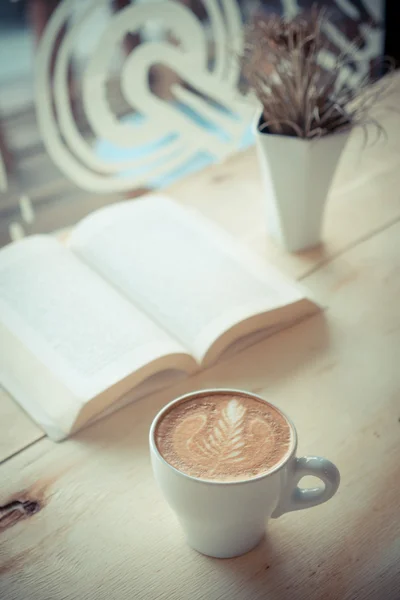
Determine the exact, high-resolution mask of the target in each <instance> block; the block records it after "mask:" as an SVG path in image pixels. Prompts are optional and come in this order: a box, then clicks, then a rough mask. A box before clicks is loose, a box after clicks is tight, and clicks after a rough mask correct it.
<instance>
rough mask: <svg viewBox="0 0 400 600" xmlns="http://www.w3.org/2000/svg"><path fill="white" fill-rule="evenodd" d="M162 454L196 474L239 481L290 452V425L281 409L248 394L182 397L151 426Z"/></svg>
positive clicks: (221, 479)
mask: <svg viewBox="0 0 400 600" xmlns="http://www.w3.org/2000/svg"><path fill="white" fill-rule="evenodd" d="M155 440H156V444H157V448H158V450H159V452H160V454H161V455H162V456H163V458H164V459H165V460H166V461H167V462H168V463H170V464H171V465H172V466H173V467H175V468H176V469H179V471H182V472H183V473H187V474H188V475H192V476H193V477H198V478H199V479H208V480H210V479H211V480H218V481H237V480H245V479H251V478H253V477H257V476H259V475H262V474H264V473H267V472H268V471H270V470H271V469H272V468H273V467H274V466H275V465H277V464H278V463H280V462H281V461H282V459H283V458H285V456H286V455H287V454H288V453H289V451H290V448H291V442H292V433H291V428H290V425H289V423H288V422H287V420H286V419H285V418H284V417H283V415H281V413H280V412H278V411H277V410H275V409H274V408H273V407H272V406H270V405H269V404H267V403H266V402H262V401H260V400H257V399H255V398H251V397H248V396H241V395H237V396H232V395H231V394H229V395H228V394H224V393H220V394H213V395H209V396H199V397H196V398H191V399H189V400H187V401H183V402H181V403H179V404H177V405H175V406H174V407H172V409H171V410H169V411H168V412H167V413H166V414H165V415H164V416H163V418H162V419H161V420H160V421H159V423H158V424H157V427H156V431H155Z"/></svg>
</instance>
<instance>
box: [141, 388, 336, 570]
mask: <svg viewBox="0 0 400 600" xmlns="http://www.w3.org/2000/svg"><path fill="white" fill-rule="evenodd" d="M227 392H229V393H231V394H232V395H235V396H237V395H245V396H248V397H250V398H256V399H258V400H261V401H263V402H265V400H263V398H260V397H259V396H256V395H255V394H250V393H246V392H242V391H238V390H218V389H216V390H203V391H201V392H195V393H192V394H187V395H186V396H182V397H181V398H178V399H177V400H174V401H173V402H171V403H170V404H168V405H167V406H166V407H165V408H164V409H162V410H161V411H160V412H159V413H158V415H157V416H156V417H155V419H154V421H153V423H152V426H151V429H150V453H151V462H152V467H153V472H154V476H155V479H156V481H157V483H158V485H159V486H160V488H161V490H162V492H163V494H164V496H165V498H166V500H167V502H168V504H169V505H170V507H171V508H172V510H173V511H174V512H175V513H176V515H177V517H178V519H179V521H180V523H181V525H182V528H183V530H184V532H185V535H186V539H187V542H188V544H189V545H190V546H191V547H192V548H194V549H195V550H197V551H198V552H201V553H202V554H206V555H208V556H212V557H216V558H233V557H235V556H239V555H241V554H244V553H246V552H249V551H250V550H252V549H253V548H255V546H257V545H258V544H259V543H260V541H261V539H262V538H263V536H264V534H265V527H266V523H267V521H268V519H269V518H270V517H272V518H276V517H279V516H281V515H282V514H284V513H285V512H289V511H294V510H299V509H302V508H309V507H311V506H315V505H317V504H321V503H323V502H326V501H327V500H329V499H330V498H331V497H332V496H333V495H334V494H335V492H336V490H337V488H338V487H339V481H340V476H339V472H338V470H337V468H336V467H335V465H333V464H332V463H331V462H330V461H328V460H326V459H324V458H320V457H315V456H313V457H303V458H296V456H295V452H296V443H297V440H296V430H295V429H294V426H293V424H292V423H291V422H290V420H289V419H287V420H288V422H289V423H290V425H291V427H292V433H293V444H292V448H291V449H290V453H289V454H288V456H287V457H286V459H285V460H284V462H283V463H281V464H279V465H277V466H276V467H274V469H272V470H271V471H269V472H268V473H267V474H264V475H262V476H260V477H257V478H254V479H249V480H246V481H241V482H218V481H203V480H200V479H196V478H195V477H191V476H189V475H186V474H185V473H182V472H181V471H178V470H177V469H175V468H174V467H172V466H171V465H170V464H169V463H167V462H166V461H165V460H164V459H163V457H162V456H161V455H160V453H159V451H158V449H157V446H156V443H155V438H154V434H155V428H156V425H157V422H158V420H159V419H160V418H161V417H162V416H163V414H164V412H166V411H168V410H169V409H170V408H171V406H172V405H173V404H175V403H178V402H181V401H182V400H184V399H185V400H188V399H190V398H195V397H198V396H199V395H208V394H213V395H214V394H218V393H224V394H226V393H227ZM286 418H287V417H286ZM305 475H314V476H316V477H318V478H319V479H321V480H322V482H323V484H324V485H323V486H321V487H318V488H310V489H303V488H299V487H298V486H297V484H298V482H299V480H300V479H301V478H302V477H304V476H305Z"/></svg>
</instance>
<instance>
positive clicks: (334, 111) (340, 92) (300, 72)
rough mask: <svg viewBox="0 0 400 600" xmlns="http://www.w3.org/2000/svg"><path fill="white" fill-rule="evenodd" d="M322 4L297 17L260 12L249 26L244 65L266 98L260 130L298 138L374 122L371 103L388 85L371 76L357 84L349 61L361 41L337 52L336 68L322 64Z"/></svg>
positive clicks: (250, 80) (325, 44)
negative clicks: (351, 78) (376, 82)
mask: <svg viewBox="0 0 400 600" xmlns="http://www.w3.org/2000/svg"><path fill="white" fill-rule="evenodd" d="M327 20H328V19H327V14H326V12H325V11H324V10H316V9H313V10H312V11H311V12H310V13H309V14H308V15H304V14H303V15H301V16H300V17H296V18H295V19H293V20H290V21H288V20H285V19H284V18H281V17H279V16H269V17H262V18H258V19H257V20H255V21H254V22H253V23H251V24H250V25H249V26H248V27H247V29H246V32H245V45H244V52H243V54H242V56H241V64H242V71H243V74H244V77H245V79H246V80H247V83H248V85H249V86H250V88H251V89H253V90H254V92H255V94H256V96H257V98H258V100H259V101H260V102H261V104H262V109H263V110H262V120H261V124H260V130H263V129H266V130H268V132H269V133H275V134H280V135H287V136H297V137H300V138H307V139H311V138H315V137H321V136H323V135H328V134H330V133H339V132H341V131H344V130H346V129H348V128H350V127H352V126H354V125H356V124H362V125H366V124H367V123H368V122H373V123H374V124H375V125H376V127H377V128H378V130H379V132H381V130H382V128H381V126H380V124H379V123H378V122H377V121H376V120H374V119H373V118H372V116H371V113H370V111H371V108H372V107H373V106H374V104H375V103H376V101H377V99H378V97H379V98H380V97H381V96H382V94H383V93H384V91H385V88H384V86H382V85H379V86H377V85H375V86H374V85H372V84H371V80H370V79H369V77H366V78H365V79H364V80H363V81H362V82H360V83H358V84H357V87H356V88H354V87H353V86H351V85H350V83H349V76H347V75H346V72H348V71H346V68H345V67H346V66H348V65H350V64H352V63H354V61H355V60H356V51H357V47H358V45H357V42H354V43H353V45H352V46H351V48H350V49H349V50H347V51H345V52H343V53H341V54H339V55H337V56H336V57H335V63H334V65H333V68H329V69H327V68H326V67H325V68H324V66H323V65H322V64H321V63H322V62H323V61H321V51H323V50H326V49H327V48H328V47H329V41H328V39H327V37H326V35H325V33H324V25H325V23H326V21H327Z"/></svg>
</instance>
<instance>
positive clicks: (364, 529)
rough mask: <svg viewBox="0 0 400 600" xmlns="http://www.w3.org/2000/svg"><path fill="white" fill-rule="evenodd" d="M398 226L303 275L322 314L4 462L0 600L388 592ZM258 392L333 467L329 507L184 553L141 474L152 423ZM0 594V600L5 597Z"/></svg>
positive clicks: (393, 521) (240, 598)
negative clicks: (207, 550)
mask: <svg viewBox="0 0 400 600" xmlns="http://www.w3.org/2000/svg"><path fill="white" fill-rule="evenodd" d="M399 273H400V223H398V224H395V225H393V226H392V227H389V228H387V229H386V230H385V231H383V232H381V233H378V234H376V235H374V236H373V237H372V238H370V239H369V240H367V241H365V242H364V243H360V244H359V245H358V246H357V247H355V248H353V249H351V250H349V251H348V252H347V253H346V254H345V255H343V256H340V257H338V258H337V259H335V260H334V261H332V262H331V263H329V264H326V265H325V266H324V267H323V268H321V269H320V270H319V271H317V272H315V273H313V274H312V275H310V276H309V277H307V278H306V281H307V284H308V285H309V287H310V288H311V289H312V290H313V291H314V292H315V293H316V294H318V295H319V296H320V297H322V298H325V299H326V300H329V305H330V308H329V310H328V311H327V313H326V314H325V315H318V316H315V317H313V318H312V319H310V320H308V321H307V322H303V323H302V324H300V325H297V326H296V327H293V328H292V329H290V330H287V331H285V332H283V333H281V334H279V335H277V336H274V337H273V338H270V339H269V340H265V341H263V342H261V343H259V344H258V345H257V346H254V347H253V348H250V349H248V350H246V351H245V352H243V353H242V354H241V355H240V356H236V357H233V358H231V359H230V360H229V361H226V362H225V363H223V364H220V365H218V366H216V367H214V368H212V369H210V370H208V371H205V372H203V373H200V374H197V375H196V376H194V377H192V378H191V379H190V380H189V381H186V382H182V383H180V384H179V385H177V386H175V387H174V389H171V390H168V391H165V392H162V393H159V394H157V395H154V396H152V397H151V398H148V399H146V400H144V401H141V402H138V403H136V404H134V405H130V406H128V407H126V408H124V409H122V410H121V411H119V412H117V413H115V414H113V415H111V416H110V417H109V418H108V419H106V420H103V421H100V422H98V423H96V424H94V425H92V426H91V427H90V428H88V429H87V430H85V431H83V432H81V433H79V434H77V435H76V436H75V437H74V438H73V439H71V440H69V441H67V442H64V443H62V444H58V445H55V444H52V443H51V442H50V441H49V440H47V439H44V440H41V441H39V442H38V443H36V444H35V445H34V446H33V447H32V448H29V449H27V450H26V451H25V452H23V453H20V454H19V455H17V456H16V457H14V458H12V459H11V460H9V461H7V462H6V463H5V464H4V465H3V468H2V478H3V481H4V484H3V485H2V490H1V503H2V504H4V503H7V502H10V501H12V500H26V499H29V500H32V501H36V502H38V503H39V505H40V510H39V512H38V513H37V514H35V515H33V516H31V517H23V515H21V514H20V513H18V512H16V511H14V512H13V514H12V515H8V517H7V518H6V519H3V522H2V524H3V531H2V534H1V535H2V540H1V541H2V543H1V546H0V548H1V549H0V554H1V565H2V566H1V569H2V571H1V574H2V577H1V580H0V581H1V582H0V595H2V597H5V598H7V599H8V600H17V599H18V600H19V599H20V598H24V597H28V596H29V599H30V600H41V599H42V598H52V600H58V599H59V600H61V599H63V600H72V599H75V598H86V599H87V600H90V599H93V600H94V599H96V600H103V599H104V600H106V599H107V600H108V599H109V598H114V597H117V598H118V599H119V600H124V599H128V598H129V599H130V598H132V597H135V598H136V599H138V600H139V599H142V600H145V599H146V600H147V599H150V598H152V599H156V598H159V599H161V598H177V597H182V598H191V599H192V600H199V599H200V598H205V597H207V598H221V599H223V598H226V599H228V598H229V600H244V599H248V598H251V599H252V600H264V599H265V598H266V596H268V597H271V598H276V599H284V600H286V599H287V598H295V599H296V600H320V599H321V598H324V599H327V600H337V599H339V598H340V599H341V600H351V599H353V598H363V600H376V599H377V598H387V599H393V600H394V599H395V598H398V597H399V595H400V572H399V569H398V565H399V561H400V522H399V519H398V507H399V506H400V487H399V485H398V481H399V477H400V470H399V461H398V456H399V450H400V404H399V398H400V372H399V369H398V349H399V347H400V314H399V310H398V298H399V294H400V277H399ZM224 385H229V386H232V387H238V388H245V389H248V390H253V391H256V392H258V393H261V394H263V395H265V397H266V398H268V399H270V400H271V401H272V402H274V403H276V404H277V405H278V406H279V407H281V408H282V409H284V410H285V411H286V412H287V413H288V414H289V415H291V417H292V418H293V421H294V422H295V423H296V425H297V429H298V434H299V453H300V454H310V453H311V454H320V455H322V456H327V457H328V458H330V459H331V460H333V461H334V462H335V463H336V464H337V465H338V467H339V469H340V470H341V473H342V484H341V488H340V490H339V492H338V494H337V496H336V497H335V498H334V499H332V500H331V501H330V502H328V503H327V504H325V505H322V506H319V507H316V508H313V509H312V510H306V511H303V512H302V513H301V515H300V514H299V513H292V514H288V515H285V516H283V517H281V518H280V519H278V520H276V521H272V522H271V524H270V527H269V535H268V537H267V538H266V539H265V540H264V541H263V542H262V543H261V545H260V546H259V547H258V548H257V549H255V550H254V551H253V552H251V553H249V554H248V555H246V556H243V557H241V558H238V559H233V560H226V561H219V560H211V559H208V558H206V557H204V556H201V555H199V554H197V553H196V552H195V551H193V550H191V549H189V548H188V547H187V546H186V544H185V542H184V539H183V536H182V533H181V531H180V528H179V526H178V524H177V522H176V521H175V518H174V517H173V515H172V514H171V513H170V511H169V509H168V508H167V506H166V504H165V502H164V500H163V498H162V497H161V495H160V492H159V491H158V489H157V487H156V485H155V483H154V481H153V478H152V475H151V470H150V465H149V455H148V448H147V444H148V441H147V437H148V428H149V425H150V423H151V420H152V418H153V416H154V415H155V413H156V412H157V410H158V409H159V408H160V407H161V406H163V405H164V404H165V402H166V401H168V400H169V399H170V398H171V397H173V396H175V395H177V394H179V393H183V392H185V391H188V390H194V389H197V388H200V387H205V386H224ZM1 592H2V594H1Z"/></svg>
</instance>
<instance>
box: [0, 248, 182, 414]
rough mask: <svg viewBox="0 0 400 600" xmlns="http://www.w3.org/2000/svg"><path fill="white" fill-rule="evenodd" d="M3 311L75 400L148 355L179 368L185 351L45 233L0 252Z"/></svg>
mask: <svg viewBox="0 0 400 600" xmlns="http://www.w3.org/2000/svg"><path fill="white" fill-rule="evenodd" d="M0 315H1V322H2V324H3V326H5V327H6V328H7V329H8V330H9V331H10V332H11V333H12V334H13V336H14V337H15V338H18V339H19V340H20V341H21V342H22V344H23V345H24V347H26V348H28V349H29V350H30V352H31V353H32V354H34V355H35V356H36V357H37V358H38V359H39V360H40V361H41V363H43V364H44V365H46V367H47V369H48V370H49V371H50V372H51V373H52V374H53V375H54V376H56V377H57V378H58V379H59V380H60V381H62V382H63V383H64V384H65V386H66V387H68V389H70V390H71V392H73V394H74V395H75V396H76V398H77V402H84V401H85V400H86V399H89V398H92V397H94V396H96V395H97V394H99V393H101V392H102V391H103V390H106V389H107V388H109V387H110V386H112V385H114V384H115V383H116V382H118V381H120V380H121V379H124V378H125V377H127V376H128V375H130V374H131V373H133V372H135V371H137V370H138V369H141V368H142V367H143V366H144V365H147V364H148V363H151V362H152V361H157V360H159V359H161V358H162V357H167V356H171V360H170V361H169V364H168V365H167V366H166V367H165V368H174V367H177V365H178V368H179V365H180V364H181V362H180V360H181V359H182V365H183V364H185V357H186V356H187V354H185V349H184V348H183V347H182V345H181V344H179V343H178V342H177V341H176V340H174V339H173V338H171V337H170V336H169V335H168V334H167V333H166V332H164V331H163V330H162V329H161V328H160V327H158V326H157V325H156V324H155V323H153V322H152V321H151V320H150V319H149V318H148V317H147V316H146V315H145V314H143V312H142V311H141V310H140V309H138V308H137V307H135V306H132V305H131V303H130V302H128V301H127V300H126V299H125V298H123V297H121V296H120V295H119V294H118V293H117V292H116V290H115V289H113V288H112V287H111V286H110V285H109V284H107V283H106V282H105V281H103V280H102V279H101V278H100V277H99V275H98V274H97V273H94V272H93V271H91V270H90V269H89V267H88V266H87V265H85V264H83V263H82V262H80V261H79V259H78V258H77V257H76V256H74V255H73V254H72V253H71V252H70V251H69V250H68V249H67V248H65V247H63V246H62V245H61V244H60V243H59V242H57V241H56V240H55V239H52V238H47V237H45V236H36V237H32V238H27V239H25V240H23V241H21V242H18V243H16V244H12V245H10V246H8V247H6V248H5V249H4V250H2V251H1V252H0ZM4 351H5V352H7V349H5V350H4ZM56 401H57V399H56V398H55V399H54V402H56Z"/></svg>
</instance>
